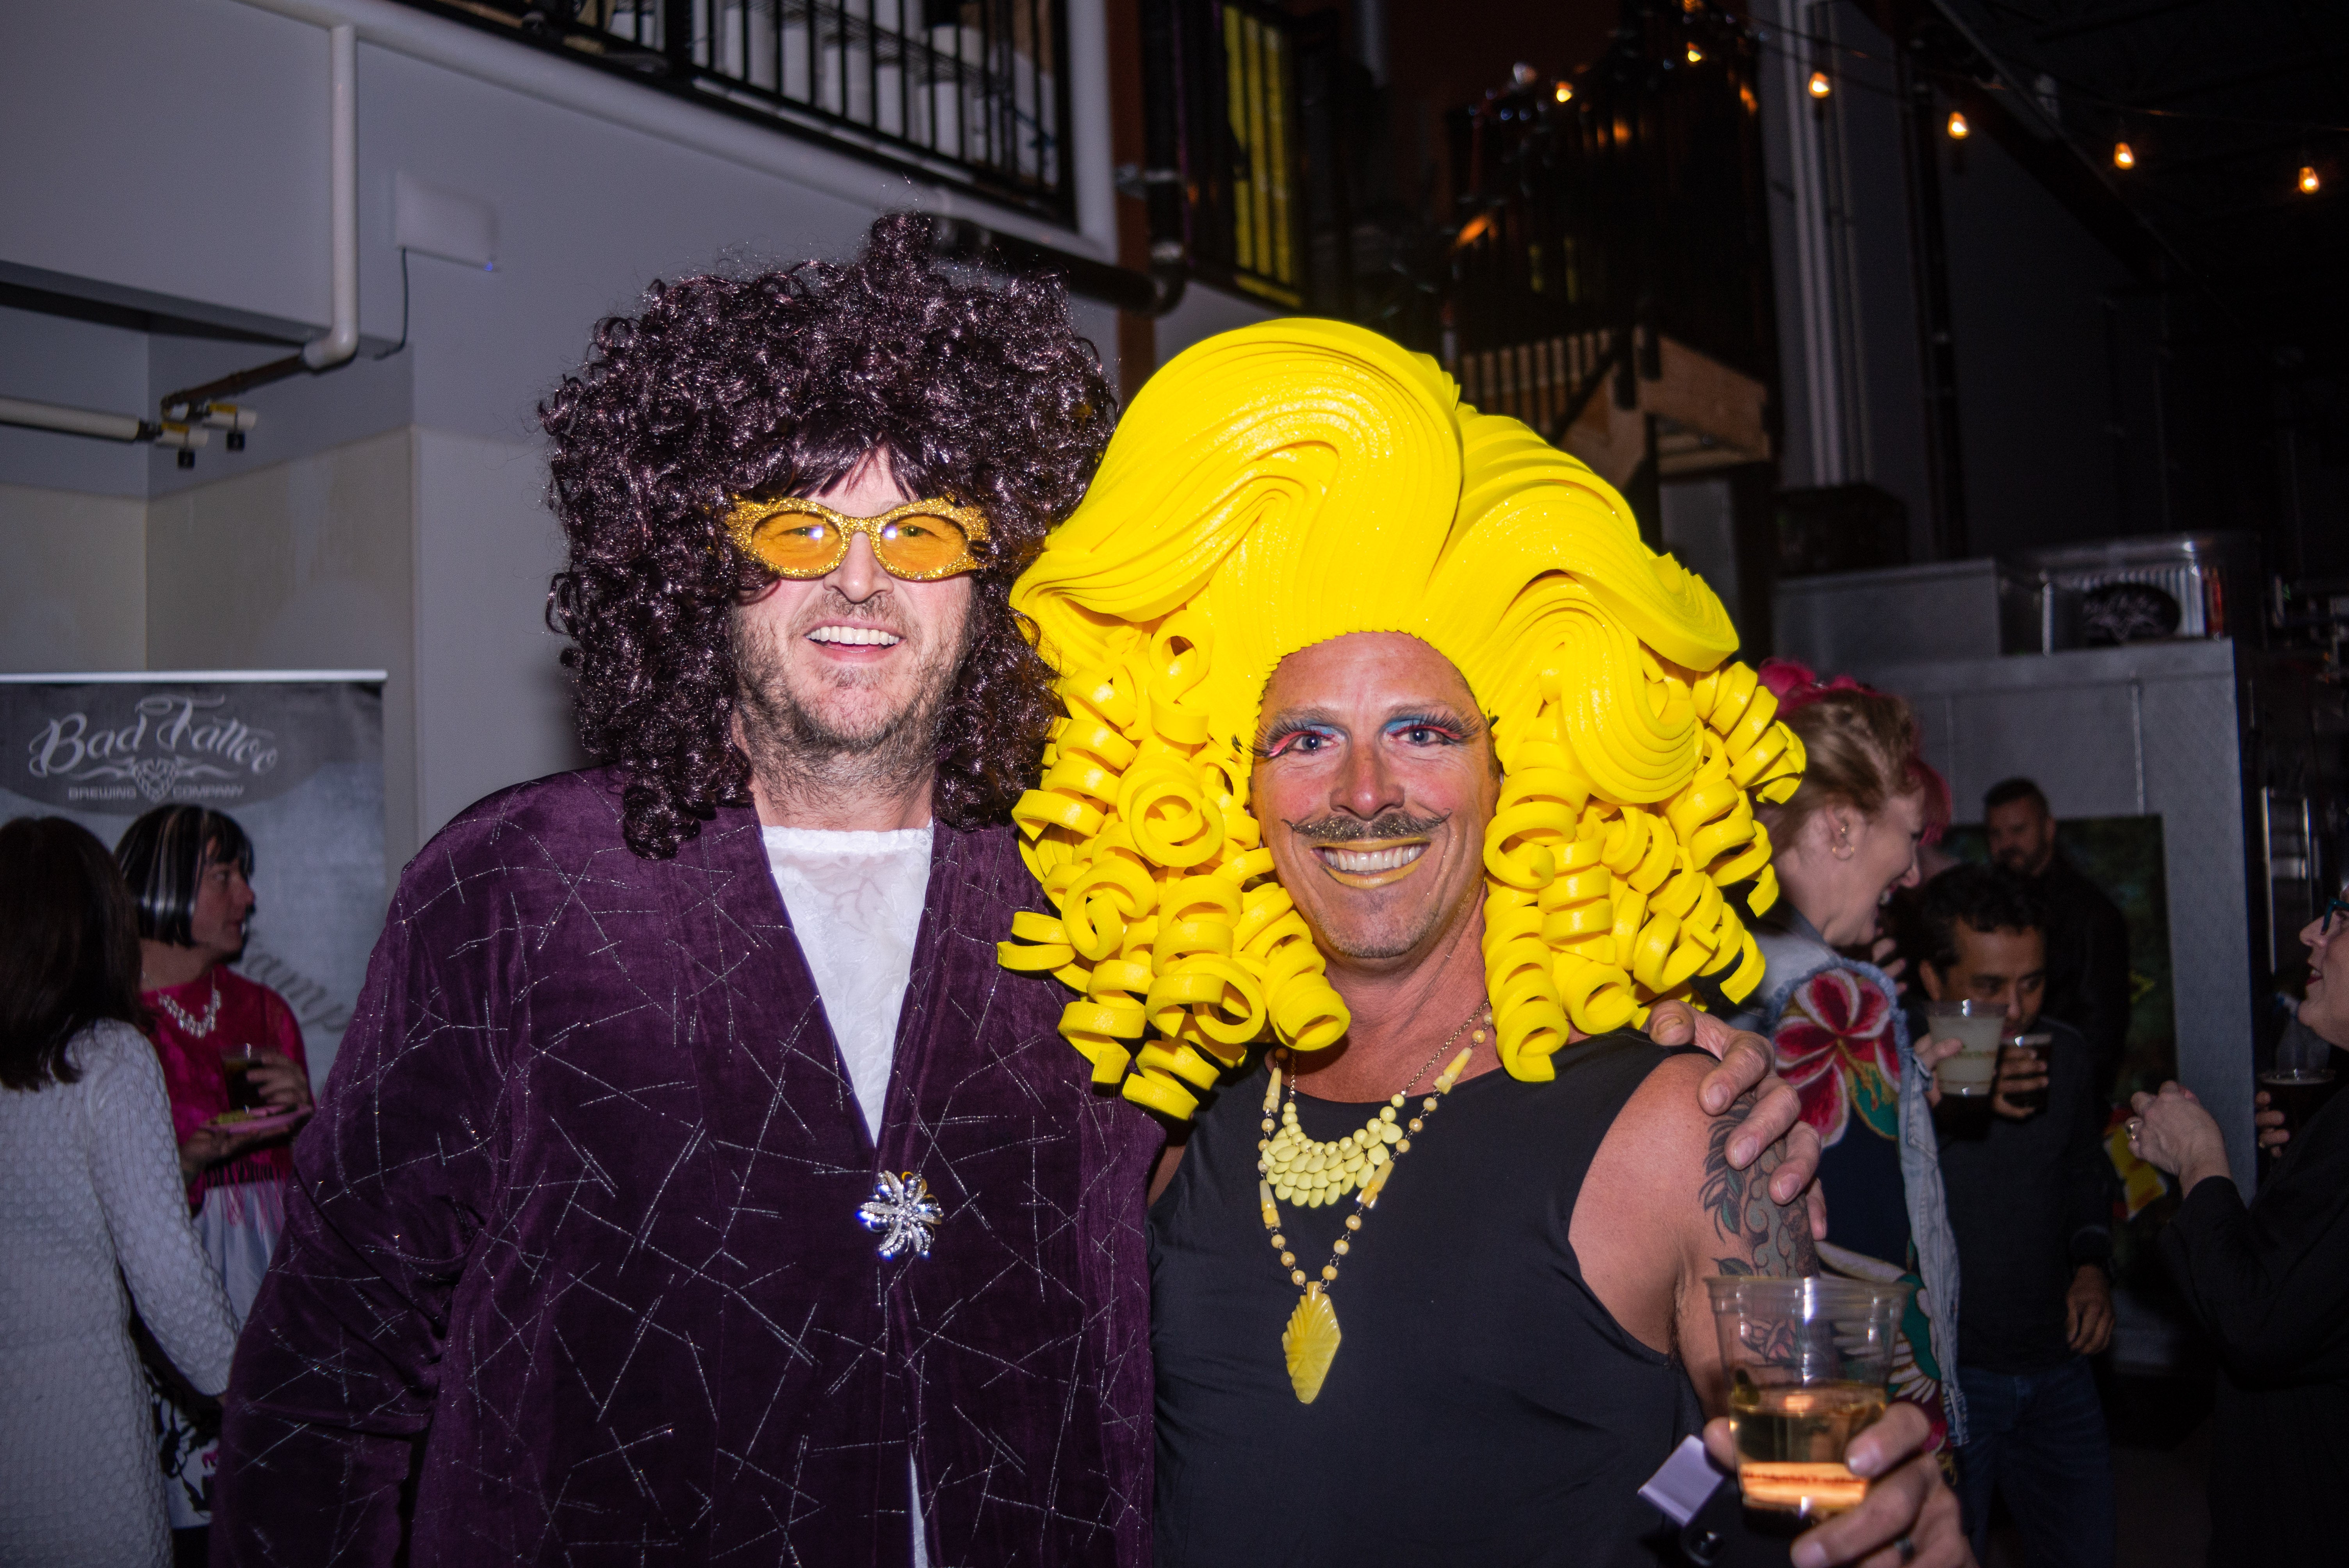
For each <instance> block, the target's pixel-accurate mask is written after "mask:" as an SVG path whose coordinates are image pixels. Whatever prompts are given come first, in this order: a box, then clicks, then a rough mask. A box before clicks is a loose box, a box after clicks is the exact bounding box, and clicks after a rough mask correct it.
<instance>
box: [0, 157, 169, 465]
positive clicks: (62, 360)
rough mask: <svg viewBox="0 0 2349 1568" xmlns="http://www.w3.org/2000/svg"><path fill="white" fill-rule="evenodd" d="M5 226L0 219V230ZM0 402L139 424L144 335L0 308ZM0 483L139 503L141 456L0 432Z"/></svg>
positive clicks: (82, 440)
mask: <svg viewBox="0 0 2349 1568" xmlns="http://www.w3.org/2000/svg"><path fill="white" fill-rule="evenodd" d="M0 114H5V110H0ZM5 222H6V218H5V214H0V224H5ZM0 397H27V398H30V399H32V400H33V401H34V402H36V403H62V404H64V405H65V406H66V407H69V408H94V409H97V410H98V412H100V413H104V414H128V415H130V416H132V417H133V418H139V417H141V416H143V415H144V414H145V413H146V411H147V405H148V401H149V399H148V396H147V335H146V334H145V333H142V332H132V331H128V330H125V329H123V328H120V327H113V326H101V325H97V324H96V323H93V322H87V321H75V320H72V319H70V318H68V317H66V316H61V315H44V314H42V313H39V312H36V311H29V310H11V309H9V308H7V307H5V306H0ZM0 480H5V481H6V482H9V483H12V484H20V485H37V486H40V487H41V488H43V489H45V490H81V491H84V492H86V493H88V494H90V495H114V496H144V495H145V494H146V493H147V454H146V453H144V452H142V451H140V449H138V448H137V447H134V446H131V445H129V444H128V443H126V442H117V441H99V440H93V439H91V438H88V437H87V436H60V435H56V434H53V433H52V432H49V431H47V430H28V429H24V428H20V427H17V426H15V425H0Z"/></svg>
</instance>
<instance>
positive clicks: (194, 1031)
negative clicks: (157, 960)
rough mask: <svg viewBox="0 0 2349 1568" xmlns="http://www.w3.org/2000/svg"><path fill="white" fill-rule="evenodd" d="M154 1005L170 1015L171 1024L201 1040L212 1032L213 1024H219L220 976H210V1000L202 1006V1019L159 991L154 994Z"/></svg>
mask: <svg viewBox="0 0 2349 1568" xmlns="http://www.w3.org/2000/svg"><path fill="white" fill-rule="evenodd" d="M155 1003H156V1005H157V1006H160V1007H161V1008H162V1009H163V1011H165V1012H166V1013H169V1014H171V1021H172V1022H173V1023H175V1024H177V1025H179V1026H180V1027H181V1028H183V1029H185V1030H187V1031H188V1033H190V1034H191V1035H193V1036H194V1037H196V1038H198V1039H200V1040H201V1039H202V1038H203V1037H205V1036H206V1035H209V1034H211V1033H212V1026H213V1025H214V1024H217V1023H219V1022H220V976H219V975H213V976H212V1000H211V1001H210V1002H208V1003H206V1004H205V1005H204V1016H202V1018H198V1017H197V1016H195V1015H194V1014H193V1013H191V1012H189V1011H188V1010H187V1009H186V1008H185V1007H182V1006H180V1005H179V1004H178V1003H177V1002H175V1001H173V1000H171V997H169V996H166V995H163V993H162V992H160V991H158V992H156V993H155Z"/></svg>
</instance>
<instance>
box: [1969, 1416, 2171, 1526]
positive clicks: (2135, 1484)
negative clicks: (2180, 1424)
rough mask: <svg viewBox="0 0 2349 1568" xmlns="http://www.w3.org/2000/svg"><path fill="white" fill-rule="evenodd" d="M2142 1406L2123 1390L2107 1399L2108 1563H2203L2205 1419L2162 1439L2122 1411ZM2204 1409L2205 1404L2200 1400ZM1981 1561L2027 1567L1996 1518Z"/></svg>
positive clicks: (2159, 1434) (2001, 1523)
mask: <svg viewBox="0 0 2349 1568" xmlns="http://www.w3.org/2000/svg"><path fill="white" fill-rule="evenodd" d="M2132 1405H2136V1406H2137V1408H2139V1409H2142V1408H2144V1406H2143V1404H2142V1402H2141V1400H2140V1399H2131V1398H2128V1397H2127V1396H2126V1395H2124V1396H2123V1397H2122V1398H2119V1399H2113V1398H2110V1397H2109V1394H2108V1398H2107V1404H2106V1409H2107V1411H2108V1413H2109V1414H2110V1416H2111V1418H2112V1419H2113V1439H2114V1441H2113V1512H2114V1536H2115V1542H2114V1554H2113V1561H2114V1568H2202V1564H2203V1563H2204V1561H2205V1558H2206V1555H2207V1553H2209V1545H2210V1511H2209V1506H2208V1504H2207V1502H2206V1501H2205V1499H2204V1488H2205V1484H2206V1480H2207V1477H2208V1475H2209V1462H2210V1425H2209V1421H2208V1420H2207V1419H2204V1420H2202V1421H2200V1422H2199V1424H2197V1425H2196V1426H2195V1427H2194V1429H2192V1430H2191V1431H2189V1432H2188V1433H2187V1434H2186V1435H2185V1437H2183V1438H2182V1439H2178V1440H2177V1441H2176V1442H2174V1443H2168V1444H2167V1445H2166V1446H2165V1444H2164V1441H2163V1438H2164V1436H2165V1434H2161V1433H2158V1432H2152V1431H2148V1430H2147V1429H2145V1426H2144V1424H2142V1423H2139V1422H2135V1421H2132V1420H2131V1419H2130V1418H2129V1408H2130V1406H2132ZM2205 1408H2207V1404H2206V1405H2205ZM1982 1568H2029V1564H2028V1563H2025V1561H2024V1557H2023V1542H2022V1541H2021V1540H2020V1539H2019V1538H2018V1537H2017V1536H2016V1535H2015V1533H2014V1531H2013V1526H2011V1525H2008V1524H2006V1523H2004V1522H2000V1523H1998V1524H1997V1525H1994V1526H1993V1527H1992V1533H1991V1544H1990V1561H1989V1562H1987V1563H1984V1564H1983V1565H1982Z"/></svg>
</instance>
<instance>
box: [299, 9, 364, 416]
mask: <svg viewBox="0 0 2349 1568" xmlns="http://www.w3.org/2000/svg"><path fill="white" fill-rule="evenodd" d="M326 52H327V56H328V59H329V62H330V63H329V67H328V70H329V73H330V85H329V88H328V90H329V92H330V94H331V95H332V96H331V98H330V99H329V101H328V104H327V122H328V132H327V140H328V150H327V160H328V169H329V170H330V172H329V175H328V181H327V199H328V207H329V216H330V221H331V224H332V228H333V234H334V309H335V314H334V316H333V325H330V326H328V327H327V329H326V335H324V336H321V337H314V338H312V339H311V340H310V341H309V342H307V343H305V344H304V345H303V346H302V363H303V364H305V365H306V366H309V367H310V368H311V369H313V370H331V369H333V368H334V367H335V366H337V365H340V364H342V363H344V362H345V361H347V360H348V359H349V358H350V357H351V356H353V355H355V354H357V352H358V351H359V108H358V54H359V42H358V29H357V28H356V27H354V26H350V24H348V23H342V24H338V25H337V26H333V27H330V28H328V29H327V30H326Z"/></svg>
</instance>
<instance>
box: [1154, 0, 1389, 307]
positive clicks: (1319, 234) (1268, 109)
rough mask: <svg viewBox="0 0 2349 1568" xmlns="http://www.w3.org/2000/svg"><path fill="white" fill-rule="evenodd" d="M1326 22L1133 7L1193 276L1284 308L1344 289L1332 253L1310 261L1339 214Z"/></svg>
mask: <svg viewBox="0 0 2349 1568" xmlns="http://www.w3.org/2000/svg"><path fill="white" fill-rule="evenodd" d="M1329 22H1330V18H1328V17H1320V18H1307V19H1304V20H1299V19H1295V18H1291V17H1289V16H1287V15H1283V14H1282V13H1281V12H1280V11H1278V9H1276V8H1274V7H1272V6H1269V5H1258V4H1257V3H1255V0H1144V5H1143V26H1144V32H1145V36H1146V37H1147V38H1149V39H1150V40H1151V41H1152V48H1151V51H1150V54H1149V56H1148V57H1146V58H1145V60H1144V66H1145V70H1146V74H1147V76H1148V77H1149V91H1150V93H1151V95H1152V96H1153V98H1154V99H1156V100H1158V104H1157V106H1155V107H1156V108H1157V112H1159V113H1160V114H1161V115H1162V117H1163V123H1165V124H1166V125H1167V128H1168V130H1169V131H1170V133H1171V134H1170V138H1169V139H1170V140H1171V141H1172V144H1173V149H1172V150H1173V154H1174V166H1173V169H1172V170H1168V171H1164V172H1165V173H1166V174H1170V175H1172V176H1174V177H1179V181H1180V185H1181V188H1182V191H1183V195H1184V201H1183V217H1182V222H1183V224H1184V228H1185V233H1184V242H1185V249H1186V252H1187V254H1188V256H1189V259H1190V263H1191V267H1192V270H1193V271H1194V272H1195V273H1197V274H1198V275H1199V276H1200V277H1202V278H1205V279H1206V280H1207V281H1208V282H1210V283H1215V284H1223V285H1225V286H1226V287H1230V288H1233V289H1237V290H1238V291H1239V292H1241V293H1243V294H1253V295H1255V296H1256V297H1257V298H1259V299H1262V300H1264V301H1266V302H1267V303H1268V304H1276V305H1280V306H1284V307H1286V308H1288V309H1292V310H1295V309H1303V308H1322V309H1327V308H1330V303H1329V302H1330V296H1331V294H1332V293H1333V291H1334V290H1336V289H1338V288H1340V287H1341V286H1342V283H1341V279H1342V265H1343V258H1342V256H1333V255H1329V254H1319V255H1318V264H1317V254H1318V253H1327V252H1329V251H1330V244H1329V243H1328V240H1329V233H1328V231H1330V228H1331V226H1332V222H1333V220H1334V222H1335V223H1336V224H1337V225H1338V226H1339V227H1340V230H1342V223H1343V217H1344V203H1343V191H1342V189H1341V188H1340V185H1339V184H1338V183H1337V182H1336V181H1335V167H1334V163H1333V161H1332V160H1330V158H1329V157H1328V155H1327V152H1326V147H1327V143H1328V136H1327V126H1326V124H1325V123H1324V118H1325V117H1322V116H1320V115H1319V112H1318V111H1319V107H1320V103H1319V99H1320V96H1321V95H1322V94H1323V93H1324V92H1325V90H1326V89H1325V88H1323V87H1322V85H1321V84H1322V82H1323V80H1324V78H1325V77H1326V75H1327V70H1328V66H1329V63H1330V60H1331V59H1332V58H1333V57H1334V56H1335V53H1336V48H1337V33H1336V30H1335V28H1334V27H1333V26H1329V25H1328V24H1329ZM1169 109H1171V113H1170V112H1167V111H1168V110H1169ZM1153 156H1154V158H1156V157H1159V156H1163V154H1161V153H1159V152H1156V151H1154V154H1153Z"/></svg>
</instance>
